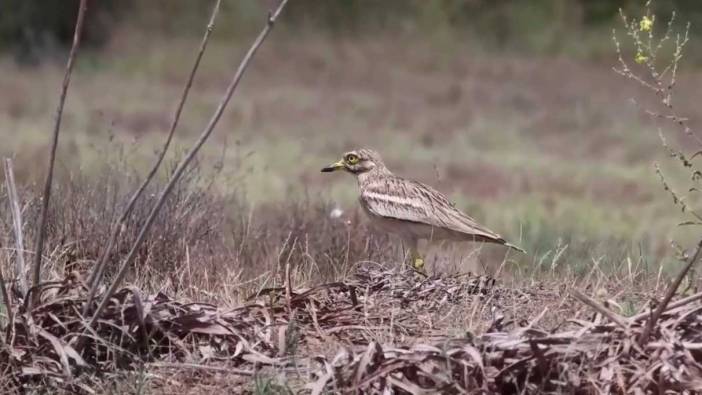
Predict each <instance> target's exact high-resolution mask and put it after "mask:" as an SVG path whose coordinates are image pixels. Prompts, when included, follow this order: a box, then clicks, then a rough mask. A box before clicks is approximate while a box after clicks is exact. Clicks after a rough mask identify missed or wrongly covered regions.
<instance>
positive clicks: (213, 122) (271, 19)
mask: <svg viewBox="0 0 702 395" xmlns="http://www.w3.org/2000/svg"><path fill="white" fill-rule="evenodd" d="M287 2H288V0H282V1H281V2H280V4H279V5H278V8H277V9H276V10H275V12H273V13H271V14H269V16H268V20H267V21H266V25H265V27H264V28H263V30H262V31H261V32H260V33H259V35H258V37H256V39H255V40H254V42H253V44H252V45H251V47H250V48H249V50H248V51H247V52H246V55H245V56H244V59H242V61H241V63H240V64H239V67H238V68H237V70H236V72H235V73H234V76H233V77H232V79H231V81H230V82H229V85H228V86H227V89H226V91H225V93H224V95H223V97H222V99H221V100H220V102H219V105H218V106H217V109H216V110H215V112H214V114H213V115H212V118H211V119H210V121H209V122H208V124H207V126H206V127H205V129H204V130H203V131H202V133H201V134H200V137H199V138H198V140H197V141H196V142H195V145H193V147H192V148H191V149H190V151H188V153H187V155H186V156H185V159H184V160H183V161H182V162H181V163H180V164H178V167H177V168H176V170H175V171H174V172H173V175H172V176H171V178H170V179H169V180H168V183H167V184H166V187H165V188H164V189H163V191H161V193H160V195H159V197H158V200H157V202H156V205H155V206H154V207H153V209H152V210H151V212H150V213H149V216H148V218H147V219H146V222H145V223H144V225H143V226H142V227H141V229H140V230H139V235H138V236H137V239H136V241H135V242H134V244H133V245H132V247H131V249H130V250H129V253H128V254H127V256H126V258H124V260H123V261H122V264H121V265H120V267H119V271H118V272H117V274H116V275H115V277H114V279H113V280H112V282H111V284H110V286H109V288H108V289H107V291H106V292H105V294H104V295H103V297H102V300H101V301H100V304H99V305H98V307H97V309H96V310H95V312H94V313H93V315H92V317H91V319H90V322H89V323H88V326H89V327H92V326H93V325H94V324H95V322H96V321H97V319H98V317H99V316H100V313H101V312H102V310H103V309H104V308H105V306H106V305H107V303H108V301H109V299H110V298H111V297H112V295H113V294H114V292H115V291H116V290H117V288H118V287H119V286H120V284H121V283H122V280H123V279H124V275H125V274H126V272H127V268H129V266H130V264H131V263H132V261H133V260H134V257H135V255H136V252H137V251H138V249H139V247H140V246H141V244H142V243H143V242H144V240H145V239H146V235H147V234H148V232H149V229H150V228H151V226H152V225H153V223H154V220H155V219H156V216H157V215H158V213H159V211H160V210H161V208H162V207H163V204H164V203H165V201H166V198H167V197H168V195H169V194H170V192H171V191H172V190H173V187H174V186H175V184H176V183H177V182H178V180H179V179H180V177H181V176H182V175H183V173H184V172H185V170H186V169H187V167H188V165H189V164H190V162H191V161H192V160H193V159H194V158H195V156H196V155H197V153H198V152H199V151H200V148H202V145H203V144H204V143H205V142H206V141H207V139H208V138H209V137H210V136H211V135H212V132H213V131H214V129H215V127H216V126H217V123H219V119H220V118H221V117H222V114H223V113H224V109H225V108H226V107H227V104H229V101H230V100H231V98H232V95H233V94H234V91H235V90H236V88H237V87H238V86H239V83H240V82H241V78H242V77H243V75H244V72H245V71H246V69H247V68H248V66H249V63H250V62H251V59H253V57H254V55H255V54H256V51H257V50H258V48H259V47H260V46H261V44H262V43H263V41H264V40H265V39H266V37H267V36H268V33H270V31H271V29H272V28H273V25H274V23H275V21H276V19H277V18H278V16H279V15H280V13H281V11H282V10H283V8H285V5H286V4H287Z"/></svg>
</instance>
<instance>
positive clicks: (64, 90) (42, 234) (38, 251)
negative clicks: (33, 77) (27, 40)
mask: <svg viewBox="0 0 702 395" xmlns="http://www.w3.org/2000/svg"><path fill="white" fill-rule="evenodd" d="M87 7H88V1H87V0H80V5H79V7H78V18H77V19H76V27H75V31H74V32H73V44H72V45H71V51H70V52H69V54H68V62H67V63H66V72H65V74H64V76H63V84H62V85H61V96H60V97H59V103H58V107H57V108H56V122H55V123H54V130H53V139H52V142H51V153H50V155H49V167H48V173H47V174H46V182H45V183H44V195H43V198H42V206H41V216H40V220H39V225H38V228H37V239H36V245H35V248H34V276H33V285H34V286H37V285H38V284H39V282H40V281H41V261H42V253H43V252H44V239H45V238H46V219H47V217H48V214H49V200H50V199H51V184H52V181H53V178H54V162H55V161H56V148H57V147H58V139H59V131H60V130H61V119H62V118H63V106H64V104H65V103H66V96H67V94H68V85H69V84H70V82H71V73H72V72H73V65H74V63H75V59H76V54H77V53H78V47H79V46H80V37H81V32H82V31H83V21H84V20H85V11H86V9H87ZM37 298H38V293H36V294H34V295H33V296H32V302H34V301H38V299H37ZM30 308H31V304H30Z"/></svg>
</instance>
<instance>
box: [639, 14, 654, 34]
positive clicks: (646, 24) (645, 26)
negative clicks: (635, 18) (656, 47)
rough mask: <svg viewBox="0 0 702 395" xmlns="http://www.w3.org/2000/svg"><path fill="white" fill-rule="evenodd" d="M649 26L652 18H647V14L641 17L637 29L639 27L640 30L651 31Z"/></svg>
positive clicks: (651, 26)
mask: <svg viewBox="0 0 702 395" xmlns="http://www.w3.org/2000/svg"><path fill="white" fill-rule="evenodd" d="M651 28H653V19H651V18H649V17H648V16H644V17H643V18H641V22H639V29H641V31H642V32H648V31H651Z"/></svg>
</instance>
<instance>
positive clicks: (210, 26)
mask: <svg viewBox="0 0 702 395" xmlns="http://www.w3.org/2000/svg"><path fill="white" fill-rule="evenodd" d="M221 2H222V1H221V0H217V2H216V3H215V5H214V8H213V10H212V14H211V15H210V20H209V22H208V23H207V29H205V35H204V36H203V37H202V42H201V43H200V48H199V50H198V53H197V56H196V57H195V63H194V64H193V67H192V70H191V71H190V75H189V76H188V80H187V81H186V83H185V87H184V88H183V93H182V95H181V97H180V102H179V103H178V106H177V107H176V111H175V114H174V115H173V121H172V122H171V127H170V129H169V131H168V137H167V138H166V142H165V143H164V144H163V148H162V149H161V152H160V153H159V155H158V157H157V158H156V162H154V165H153V167H152V168H151V170H150V171H149V174H148V175H147V176H146V178H145V179H144V182H143V183H142V184H141V185H140V186H139V188H138V189H137V190H136V192H134V195H132V197H131V199H130V200H129V203H128V204H127V207H126V208H125V209H124V211H123V212H122V214H121V216H120V217H119V219H118V220H117V222H116V223H115V224H114V226H113V228H112V232H111V234H110V238H109V239H108V241H107V247H105V250H104V251H103V252H102V254H101V256H100V260H99V261H98V264H97V265H95V267H94V268H93V271H92V272H91V273H90V278H89V279H88V286H89V287H90V291H89V293H88V298H87V300H86V303H85V306H84V307H83V315H86V316H87V315H88V313H89V311H90V305H91V304H92V301H93V298H94V297H95V293H96V292H97V289H98V286H99V285H100V281H101V280H102V276H103V275H104V273H105V268H106V266H107V261H108V259H109V257H110V253H112V249H113V248H114V245H115V241H116V240H117V237H118V236H119V234H120V232H121V231H122V229H123V226H125V223H126V221H127V218H128V217H129V215H130V214H131V212H132V210H133V209H134V206H135V205H136V202H137V200H139V198H140V197H141V195H142V194H143V193H144V190H146V187H147V186H148V185H149V183H150V182H151V180H153V178H154V177H155V176H156V172H157V171H158V169H159V167H160V166H161V163H162V162H163V159H164V158H165V156H166V152H167V151H168V148H169V147H170V145H171V141H172V140H173V135H174V134H175V130H176V128H177V126H178V122H179V121H180V114H181V112H182V111H183V107H184V106H185V102H186V101H187V99H188V93H189V92H190V87H192V85H193V80H194V79H195V74H196V73H197V70H198V68H199V67H200V61H201V60H202V55H203V54H204V53H205V49H206V48H207V43H208V41H209V39H210V35H211V34H212V31H213V30H214V23H215V19H216V18H217V14H219V8H220V4H221Z"/></svg>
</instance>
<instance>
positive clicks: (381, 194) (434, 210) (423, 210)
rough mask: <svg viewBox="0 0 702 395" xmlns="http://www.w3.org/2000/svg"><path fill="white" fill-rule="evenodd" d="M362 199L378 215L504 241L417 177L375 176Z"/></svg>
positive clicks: (488, 239) (482, 238) (366, 186)
mask: <svg viewBox="0 0 702 395" xmlns="http://www.w3.org/2000/svg"><path fill="white" fill-rule="evenodd" d="M361 202H362V204H363V205H364V206H365V208H366V209H367V210H368V211H370V212H371V213H372V214H375V215H378V216H380V217H384V218H393V219H398V220H403V221H412V222H418V223H422V224H426V225H430V226H434V227H439V228H447V229H450V230H453V231H455V232H460V233H464V234H466V235H469V236H473V237H475V238H476V239H480V240H484V241H492V242H497V243H501V244H504V243H505V241H504V239H502V237H500V235H498V234H497V233H495V232H493V231H491V230H489V229H487V228H485V227H484V226H482V225H480V224H478V223H477V222H475V220H474V219H473V218H471V217H469V216H468V215H466V214H464V213H463V212H461V211H460V210H458V209H457V208H456V206H455V205H454V204H453V203H452V202H451V201H450V200H448V198H446V196H444V195H443V194H442V193H441V192H439V191H437V190H435V189H434V188H432V187H430V186H428V185H425V184H422V183H419V182H416V181H411V180H406V179H403V178H399V177H388V178H385V179H379V180H376V181H374V182H372V183H370V184H368V185H365V186H364V187H363V188H362V191H361Z"/></svg>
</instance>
